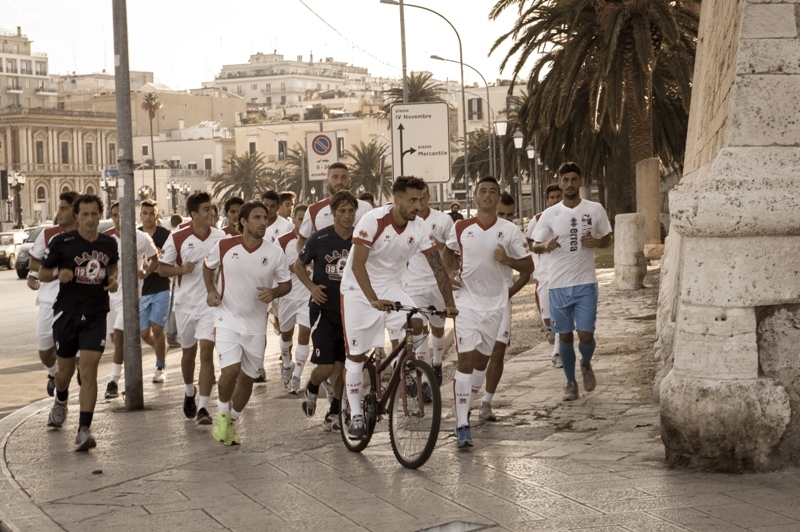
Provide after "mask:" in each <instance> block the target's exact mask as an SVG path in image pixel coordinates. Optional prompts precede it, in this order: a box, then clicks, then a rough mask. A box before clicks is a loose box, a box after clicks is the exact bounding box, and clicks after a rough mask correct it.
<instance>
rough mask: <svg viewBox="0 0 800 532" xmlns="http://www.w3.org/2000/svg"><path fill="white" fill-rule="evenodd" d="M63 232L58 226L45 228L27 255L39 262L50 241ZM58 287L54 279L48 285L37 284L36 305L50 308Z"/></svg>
mask: <svg viewBox="0 0 800 532" xmlns="http://www.w3.org/2000/svg"><path fill="white" fill-rule="evenodd" d="M63 232H64V228H63V227H61V226H60V225H54V226H53V227H46V228H45V229H44V230H42V232H41V233H39V236H37V237H36V240H35V241H34V243H33V247H32V248H31V251H30V253H29V255H30V257H31V258H34V259H36V260H38V261H39V262H41V261H42V257H44V251H45V250H46V249H47V246H49V245H50V241H51V240H52V239H53V237H54V236H56V235H59V234H61V233H63ZM56 273H58V272H56ZM59 285H60V283H59V282H58V279H54V280H52V281H50V282H49V283H41V284H39V290H37V291H36V304H37V305H48V306H52V305H53V303H55V301H56V296H57V295H58V288H59Z"/></svg>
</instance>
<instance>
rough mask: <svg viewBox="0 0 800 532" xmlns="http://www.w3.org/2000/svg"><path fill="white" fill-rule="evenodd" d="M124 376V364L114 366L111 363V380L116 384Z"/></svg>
mask: <svg viewBox="0 0 800 532" xmlns="http://www.w3.org/2000/svg"><path fill="white" fill-rule="evenodd" d="M120 375H122V364H114V363H113V362H112V363H111V380H112V381H114V382H117V381H119V377H120Z"/></svg>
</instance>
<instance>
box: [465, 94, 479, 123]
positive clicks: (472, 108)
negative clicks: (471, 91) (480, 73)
mask: <svg viewBox="0 0 800 532" xmlns="http://www.w3.org/2000/svg"><path fill="white" fill-rule="evenodd" d="M467 108H468V109H469V117H468V120H483V100H482V99H480V98H470V99H469V100H467Z"/></svg>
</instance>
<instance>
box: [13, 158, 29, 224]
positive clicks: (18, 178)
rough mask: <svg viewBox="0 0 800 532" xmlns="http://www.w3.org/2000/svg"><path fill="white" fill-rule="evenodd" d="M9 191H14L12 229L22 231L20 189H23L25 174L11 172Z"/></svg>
mask: <svg viewBox="0 0 800 532" xmlns="http://www.w3.org/2000/svg"><path fill="white" fill-rule="evenodd" d="M10 177H11V190H13V191H14V203H15V204H16V205H15V208H14V211H15V213H16V222H17V223H16V224H15V225H14V227H12V229H24V228H25V226H24V225H23V224H22V189H23V188H25V179H26V177H25V174H21V173H19V172H11V176H10Z"/></svg>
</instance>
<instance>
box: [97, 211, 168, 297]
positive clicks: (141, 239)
mask: <svg viewBox="0 0 800 532" xmlns="http://www.w3.org/2000/svg"><path fill="white" fill-rule="evenodd" d="M103 234H104V235H107V236H110V237H113V238H114V240H116V241H117V253H119V262H117V268H118V270H117V283H118V284H119V288H117V291H116V292H109V293H108V298H109V299H110V300H111V301H116V300H121V299H122V268H123V266H124V265H125V264H128V261H126V260H125V259H124V258H123V256H122V240H120V238H119V233H117V230H116V229H115V228H113V227H112V228H111V229H107V230H105V231H103ZM156 257H158V248H157V247H156V244H155V242H153V239H152V238H151V237H150V235H148V234H147V233H144V232H142V231H139V230H138V229H137V230H136V269H137V270H141V269H143V268H144V267H145V261H151V260H155V259H156ZM137 277H138V275H137ZM142 284H144V279H139V295H141V294H142Z"/></svg>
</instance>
